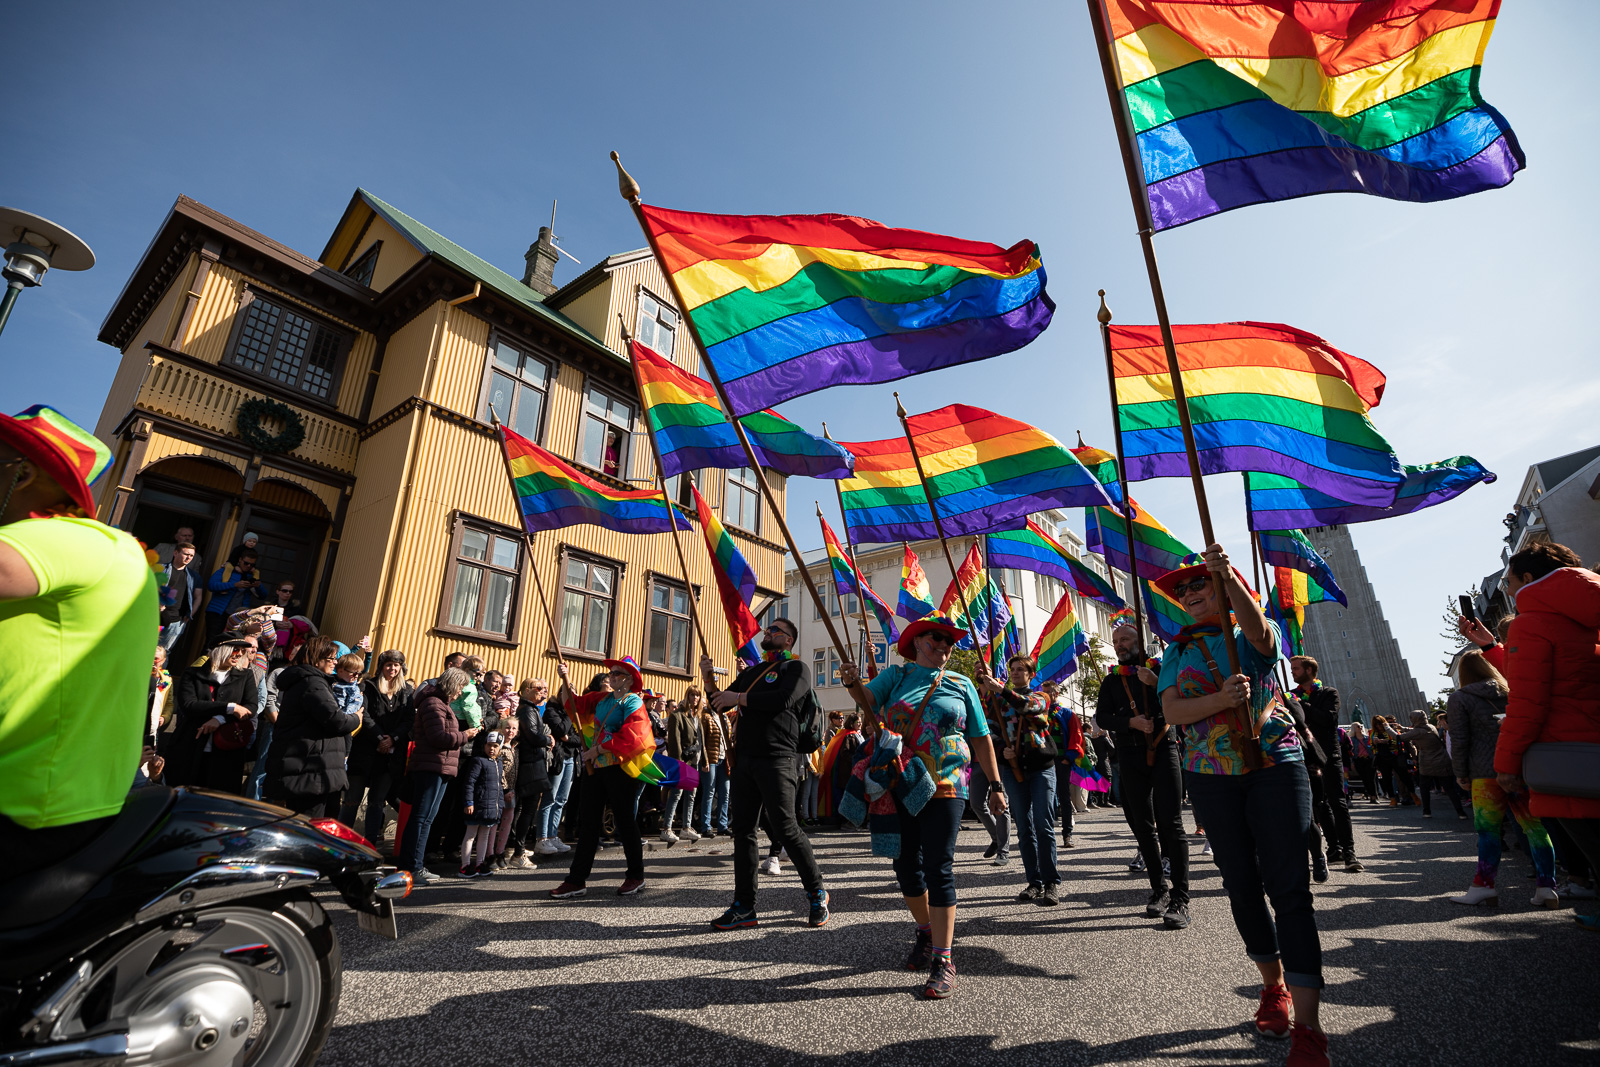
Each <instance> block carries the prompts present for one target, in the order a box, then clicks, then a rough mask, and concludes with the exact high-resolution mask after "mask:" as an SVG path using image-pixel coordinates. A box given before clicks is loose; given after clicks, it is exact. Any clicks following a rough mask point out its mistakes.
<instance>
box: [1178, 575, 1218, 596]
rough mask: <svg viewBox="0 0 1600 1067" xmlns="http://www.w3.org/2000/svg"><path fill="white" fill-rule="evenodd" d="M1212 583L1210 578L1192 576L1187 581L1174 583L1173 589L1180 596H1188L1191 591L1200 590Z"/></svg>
mask: <svg viewBox="0 0 1600 1067" xmlns="http://www.w3.org/2000/svg"><path fill="white" fill-rule="evenodd" d="M1210 584H1211V579H1210V578H1191V579H1189V580H1188V581H1187V582H1179V583H1178V584H1177V585H1174V586H1173V587H1172V591H1173V592H1174V593H1177V594H1178V595H1179V596H1188V595H1189V594H1190V593H1194V592H1198V591H1199V590H1201V589H1204V588H1205V587H1206V586H1208V585H1210Z"/></svg>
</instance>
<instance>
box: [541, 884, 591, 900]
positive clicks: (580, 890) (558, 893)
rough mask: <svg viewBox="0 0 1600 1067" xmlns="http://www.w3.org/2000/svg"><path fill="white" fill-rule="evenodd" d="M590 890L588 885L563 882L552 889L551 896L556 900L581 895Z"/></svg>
mask: <svg viewBox="0 0 1600 1067" xmlns="http://www.w3.org/2000/svg"><path fill="white" fill-rule="evenodd" d="M588 891H589V887H588V886H582V885H578V884H576V883H575V882H562V883H561V884H560V885H558V886H556V887H555V888H554V889H552V890H550V896H551V897H552V898H553V899H555V900H569V899H571V898H572V897H581V896H583V895H584V894H585V893H587V892H588Z"/></svg>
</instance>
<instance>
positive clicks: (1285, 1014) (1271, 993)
mask: <svg viewBox="0 0 1600 1067" xmlns="http://www.w3.org/2000/svg"><path fill="white" fill-rule="evenodd" d="M1289 1004H1290V1000H1289V987H1288V986H1282V985H1271V986H1262V987H1261V1007H1259V1008H1257V1009H1256V1033H1258V1034H1260V1035H1261V1036H1262V1037H1270V1038H1273V1039H1275V1040H1278V1041H1282V1040H1283V1039H1284V1038H1286V1037H1288V1036H1289Z"/></svg>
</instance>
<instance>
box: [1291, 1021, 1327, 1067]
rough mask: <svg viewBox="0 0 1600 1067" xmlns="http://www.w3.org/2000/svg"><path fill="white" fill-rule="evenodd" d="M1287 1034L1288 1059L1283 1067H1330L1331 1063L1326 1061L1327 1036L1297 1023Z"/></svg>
mask: <svg viewBox="0 0 1600 1067" xmlns="http://www.w3.org/2000/svg"><path fill="white" fill-rule="evenodd" d="M1289 1034H1290V1039H1291V1041H1290V1045H1289V1058H1288V1059H1287V1060H1285V1061H1284V1067H1330V1065H1331V1064H1332V1063H1333V1061H1332V1060H1330V1059H1328V1035H1327V1034H1324V1033H1322V1032H1321V1031H1319V1030H1313V1029H1311V1027H1309V1026H1301V1025H1300V1024H1299V1023H1295V1024H1294V1027H1293V1029H1291V1030H1290V1031H1289Z"/></svg>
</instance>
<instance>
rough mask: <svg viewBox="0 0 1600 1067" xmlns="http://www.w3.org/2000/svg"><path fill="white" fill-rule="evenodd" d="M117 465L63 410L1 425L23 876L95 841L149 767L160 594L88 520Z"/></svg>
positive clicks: (1, 562) (0, 636)
mask: <svg viewBox="0 0 1600 1067" xmlns="http://www.w3.org/2000/svg"><path fill="white" fill-rule="evenodd" d="M110 459H111V456H110V453H109V451H108V450H107V449H106V447H105V445H103V444H102V443H101V442H100V441H99V440H97V439H96V438H95V437H94V436H93V435H92V434H90V433H89V432H88V431H87V430H84V429H83V428H82V427H80V426H77V425H74V424H73V423H72V422H70V421H69V420H68V419H67V418H66V417H65V416H63V415H62V414H61V413H60V412H58V411H56V410H55V409H53V408H49V407H45V406H43V405H36V406H34V407H31V408H29V409H28V410H27V411H24V412H22V413H21V414H20V415H17V416H15V417H12V416H5V415H0V648H3V649H5V655H4V656H3V657H0V852H3V854H5V855H6V856H7V866H8V870H10V871H11V872H12V873H21V871H26V870H33V869H38V868H40V867H44V866H47V865H49V864H50V863H52V862H55V861H56V860H58V859H60V858H62V857H63V856H66V855H68V854H70V853H71V852H73V851H75V850H76V849H78V848H80V847H82V846H83V845H84V844H86V843H87V842H89V841H90V840H92V839H93V838H94V837H95V836H96V835H97V834H98V833H100V832H101V831H102V830H103V829H104V828H105V826H106V825H108V824H109V822H110V820H111V819H112V818H113V817H114V816H115V815H116V814H117V813H118V812H119V811H121V810H122V804H123V801H124V799H125V798H126V796H127V793H128V789H129V788H130V787H131V786H132V785H133V778H134V773H135V771H136V770H137V769H138V766H139V761H140V753H141V742H142V738H143V734H144V729H145V714H146V707H145V699H146V696H147V685H148V679H149V671H150V655H151V652H150V650H151V647H152V643H153V642H154V641H155V640H156V637H157V634H158V632H159V629H160V621H159V620H160V616H159V594H158V591H157V587H156V580H155V573H154V571H152V570H151V568H150V565H149V563H148V561H147V560H146V557H145V554H144V550H143V549H142V548H141V547H140V545H139V542H137V541H135V540H134V539H133V538H132V537H130V536H129V535H128V534H126V533H123V532H122V531H121V530H114V529H112V528H111V527H109V526H106V525H104V524H103V523H99V522H96V521H95V520H94V519H93V518H90V517H89V516H92V515H93V514H94V497H93V496H92V495H91V493H90V491H89V486H90V484H91V483H92V482H93V481H94V480H95V479H96V478H97V477H99V476H100V474H101V473H103V472H104V470H105V468H106V467H107V465H108V464H109V462H110ZM18 864H20V869H19V867H18Z"/></svg>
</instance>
